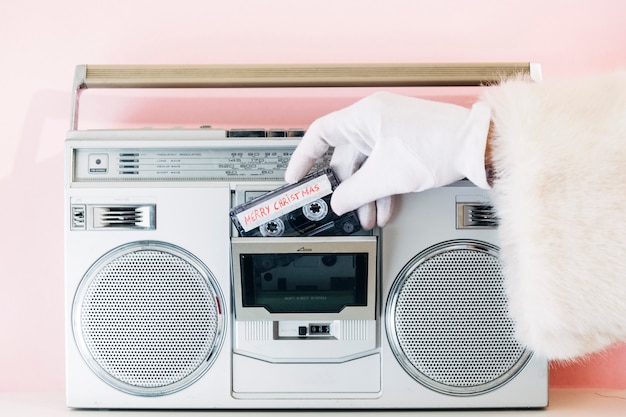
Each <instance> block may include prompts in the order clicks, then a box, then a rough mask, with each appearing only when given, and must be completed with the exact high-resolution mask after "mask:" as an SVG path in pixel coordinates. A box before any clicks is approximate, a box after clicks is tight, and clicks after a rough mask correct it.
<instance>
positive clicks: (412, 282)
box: [386, 240, 531, 396]
mask: <svg viewBox="0 0 626 417" xmlns="http://www.w3.org/2000/svg"><path fill="white" fill-rule="evenodd" d="M386 325H387V326H386V327H387V338H388V340H389V343H390V345H391V348H392V350H393V352H394V354H395V356H396V358H397V360H398V362H399V363H400V364H401V365H402V367H403V368H404V369H405V371H406V372H407V373H408V374H409V375H410V376H411V377H413V378H414V379H415V380H416V381H418V382H419V383H421V384H423V385H424V386H426V387H428V388H430V389H432V390H435V391H438V392H441V393H445V394H451V395H458V396H469V395H476V394H481V393H484V392H487V391H490V390H493V389H495V388H497V387H498V386H501V385H502V384H505V383H506V382H507V381H509V380H510V379H511V378H513V377H514V376H515V375H516V374H517V373H518V372H519V371H520V370H521V369H522V368H523V367H524V365H525V364H526V362H527V361H528V359H529V357H530V355H531V353H530V351H528V350H526V349H525V348H524V346H522V345H520V344H519V343H518V342H517V341H516V339H515V337H514V326H513V322H512V321H511V320H510V318H509V316H508V313H507V298H506V294H505V288H504V283H503V274H502V265H501V263H500V261H499V258H498V250H497V247H495V246H493V245H491V244H488V243H485V242H479V241H471V240H454V241H446V242H442V243H440V244H437V245H435V246H433V247H431V248H429V249H426V250H425V251H423V252H421V253H419V254H418V255H416V256H415V257H414V258H413V259H412V260H411V261H410V262H409V263H408V264H407V265H406V266H405V267H404V268H403V269H402V271H401V272H400V274H399V275H398V277H397V278H396V280H395V281H394V283H393V286H392V288H391V290H390V292H389V297H388V300H387V304H386Z"/></svg>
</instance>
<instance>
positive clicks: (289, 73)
mask: <svg viewBox="0 0 626 417" xmlns="http://www.w3.org/2000/svg"><path fill="white" fill-rule="evenodd" d="M515 74H526V75H529V76H530V78H532V79H540V78H541V69H540V67H539V65H538V64H534V63H413V64H277V65H269V64H266V65H78V66H76V70H75V73H74V89H73V100H72V113H71V121H70V129H73V130H76V129H77V128H78V107H79V99H80V93H81V92H82V90H84V89H87V88H268V87H271V88H276V87H422V86H423V87H432V86H475V85H483V84H494V83H498V82H499V81H500V80H502V79H503V78H506V77H508V76H512V75H515Z"/></svg>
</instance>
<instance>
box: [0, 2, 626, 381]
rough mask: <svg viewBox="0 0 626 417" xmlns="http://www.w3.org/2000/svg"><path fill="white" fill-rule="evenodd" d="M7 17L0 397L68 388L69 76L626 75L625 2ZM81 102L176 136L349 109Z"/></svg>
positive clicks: (101, 5) (584, 367)
mask: <svg viewBox="0 0 626 417" xmlns="http://www.w3.org/2000/svg"><path fill="white" fill-rule="evenodd" d="M383 4H384V7H383V6H382V5H383ZM2 9H3V10H2V13H1V14H0V35H1V36H0V52H1V56H2V69H1V71H2V77H0V87H1V88H0V92H1V93H0V115H1V116H0V120H1V121H2V123H1V126H2V132H3V133H2V138H1V140H0V196H1V198H2V200H1V201H2V204H0V218H1V219H3V225H2V228H1V229H0V230H1V232H0V233H1V234H2V239H0V274H1V275H0V277H1V278H0V279H1V282H2V286H1V290H0V335H1V337H2V343H0V369H1V370H2V371H1V372H0V390H4V391H8V390H24V391H25V390H32V391H35V390H61V389H63V384H64V371H63V366H64V357H63V323H64V318H63V305H64V304H63V303H64V301H63V221H62V217H63V151H62V149H63V140H64V136H65V132H66V130H67V128H68V126H69V110H70V98H71V84H72V76H73V71H74V66H75V65H76V64H84V63H88V64H109V63H111V64H129V63H137V64H143V63H178V64H185V63H190V64H191V63H324V62H327V63H335V62H429V61H431V62H432V61H535V62H539V63H541V64H542V68H543V74H544V78H545V79H554V78H558V77H564V76H570V75H573V74H581V73H591V72H601V71H610V70H613V69H615V68H619V67H623V66H624V65H625V64H626V48H624V41H625V40H626V25H625V24H624V16H626V3H625V2H622V1H619V0H615V1H599V0H594V1H576V0H568V1H564V0H558V1H549V2H548V1H543V0H541V1H540V0H528V1H524V2H506V1H500V2H494V1H492V0H474V1H461V0H460V1H451V0H448V1H436V2H434V1H420V0H405V1H402V0H386V1H385V2H379V1H372V0H343V1H337V0H332V1H331V0H318V1H314V2H302V1H292V0H265V1H242V0H229V1H219V2H218V1H211V0H203V1H200V0H178V1H176V2H166V1H161V0H134V1H117V0H113V1H108V2H103V1H97V2H96V1H91V0H81V1H78V0H57V1H52V2H44V1H35V0H22V1H19V2H9V3H7V4H5V5H4V6H3V8H2ZM296 93H298V92H296ZM300 93H301V92H300ZM89 94H91V92H88V93H86V97H85V100H84V101H85V107H86V110H85V113H84V114H83V115H81V116H82V118H81V122H84V125H82V126H81V127H89V126H91V125H99V124H108V123H110V124H112V125H115V124H117V125H137V124H139V125H142V124H141V123H147V124H152V122H154V121H155V120H156V116H155V114H158V115H160V117H162V118H164V119H165V120H162V122H163V123H165V124H169V125H178V124H180V125H184V124H192V125H194V124H195V125H197V124H203V123H207V121H208V122H209V123H211V122H215V121H217V122H220V123H225V124H231V125H235V126H236V125H240V126H241V125H243V124H244V123H252V124H258V125H266V124H270V125H271V124H274V125H281V126H287V127H288V126H302V127H306V125H308V123H310V121H312V120H313V119H314V117H316V116H318V115H320V114H322V113H323V112H325V111H329V110H332V109H333V108H336V107H339V106H341V105H344V104H347V103H348V102H349V101H350V100H352V99H353V98H354V97H351V96H350V95H343V96H338V97H335V98H333V94H335V93H328V95H329V96H330V98H324V97H325V96H324V94H326V93H324V92H319V93H316V92H306V93H305V95H306V96H307V97H308V100H304V101H300V100H298V98H297V97H298V95H297V94H294V93H288V92H280V93H277V92H267V93H263V94H266V95H268V96H271V97H273V98H272V100H273V101H271V102H272V106H261V107H258V106H256V107H255V106H253V105H249V104H246V103H247V102H252V103H254V100H252V98H254V97H258V93H253V92H248V91H243V92H237V93H220V94H223V96H220V97H219V98H221V99H223V100H224V101H223V103H224V106H223V108H221V109H220V108H217V107H216V108H213V109H212V110H213V112H208V110H207V111H199V110H198V108H197V105H201V104H204V103H206V102H205V101H204V99H197V98H195V97H194V96H192V97H191V98H189V96H185V97H184V100H183V98H180V99H179V98H177V97H173V98H172V97H169V96H167V97H166V96H163V97H161V95H156V98H157V100H156V102H157V104H154V100H152V101H149V100H148V99H144V98H139V99H137V98H136V97H135V96H134V95H133V94H132V93H128V94H127V95H124V94H122V96H121V97H122V99H118V98H117V96H116V97H113V96H112V94H111V93H109V92H102V93H95V94H92V95H91V96H89ZM238 95H239V96H238ZM316 96H317V97H319V100H318V99H316ZM89 97H91V99H90V98H89ZM124 98H128V100H123V99H124ZM148 98H150V97H148ZM153 98H154V97H153ZM235 98H236V99H235ZM242 98H243V100H241V99H242ZM179 100H181V101H179ZM183 102H184V103H186V104H183V105H182V106H175V108H174V109H172V110H171V111H170V112H167V111H164V110H163V108H161V107H162V106H164V105H167V104H171V103H174V104H178V103H183ZM148 103H152V104H148ZM159 103H160V104H159ZM299 103H306V104H303V105H300V106H299V105H297V104H299ZM276 106H278V107H276ZM208 107H209V108H210V106H208ZM265 109H266V110H265ZM277 109H280V110H281V111H278V112H277V111H276V110H277ZM205 118H207V119H209V120H206V119H205ZM625 369H626V347H624V346H616V347H615V348H613V349H611V350H609V351H607V352H604V353H602V354H598V355H595V356H593V357H590V358H588V359H587V360H585V361H581V362H579V363H575V364H553V366H552V374H551V385H552V386H553V387H571V386H573V387H593V388H626V372H625V371H624V370H625Z"/></svg>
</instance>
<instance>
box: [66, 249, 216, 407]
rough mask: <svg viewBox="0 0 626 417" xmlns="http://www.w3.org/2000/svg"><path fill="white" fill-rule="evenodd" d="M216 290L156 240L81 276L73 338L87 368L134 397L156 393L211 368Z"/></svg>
mask: <svg viewBox="0 0 626 417" xmlns="http://www.w3.org/2000/svg"><path fill="white" fill-rule="evenodd" d="M220 294H221V293H220V291H219V287H218V286H217V285H216V283H215V280H214V278H213V276H212V275H211V273H210V272H209V271H208V269H206V267H204V266H203V264H202V263H201V262H200V261H199V260H198V259H197V258H195V257H194V256H193V255H191V254H190V253H188V252H185V251H184V250H182V249H180V248H177V247H175V246H172V245H169V244H166V243H160V242H137V243H132V244H129V245H124V246H122V247H119V248H117V249H115V250H113V251H111V252H109V253H108V254H106V255H104V256H103V257H102V258H101V259H100V260H99V261H98V262H96V263H95V264H94V266H92V267H91V268H90V270H89V271H88V272H87V273H86V274H85V276H84V277H83V279H82V281H81V284H80V285H79V288H78V290H77V293H76V297H75V300H74V306H73V307H74V308H73V329H74V336H75V339H76V342H77V345H78V347H79V350H80V352H81V354H82V355H83V357H84V359H85V360H86V361H87V363H88V364H89V366H90V367H91V369H92V370H93V371H94V372H96V374H98V376H100V377H101V378H102V379H103V380H105V381H106V382H108V383H109V384H111V385H112V386H114V387H116V388H118V389H120V390H122V391H125V392H129V393H132V394H137V395H149V396H155V395H164V394H169V393H171V392H174V391H177V390H179V389H182V388H184V387H185V386H187V385H189V384H191V383H193V382H194V381H195V380H196V379H197V378H199V377H200V376H201V375H202V374H203V373H204V372H206V370H207V369H208V368H209V367H210V366H211V365H212V363H213V359H214V358H215V356H216V355H217V351H218V350H219V347H220V346H221V342H222V338H223V334H224V332H223V330H224V320H223V316H224V315H223V312H222V306H223V305H224V303H223V302H222V301H221V298H222V297H221V295H220Z"/></svg>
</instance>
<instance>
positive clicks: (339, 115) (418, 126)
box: [285, 92, 491, 229]
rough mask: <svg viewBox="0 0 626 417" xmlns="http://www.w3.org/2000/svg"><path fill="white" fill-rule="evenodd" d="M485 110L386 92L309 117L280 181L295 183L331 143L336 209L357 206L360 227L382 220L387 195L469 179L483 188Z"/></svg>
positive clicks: (389, 206) (388, 209) (388, 205)
mask: <svg viewBox="0 0 626 417" xmlns="http://www.w3.org/2000/svg"><path fill="white" fill-rule="evenodd" d="M490 119H491V111H490V109H489V107H488V106H487V105H486V104H484V103H480V102H479V103H476V104H474V106H473V107H472V108H471V109H467V108H465V107H461V106H457V105H453V104H448V103H440V102H435V101H427V100H421V99H417V98H412V97H406V96H401V95H396V94H391V93H386V92H381V93H376V94H373V95H371V96H369V97H366V98H364V99H362V100H360V101H358V102H357V103H355V104H353V105H351V106H348V107H346V108H344V109H341V110H338V111H336V112H333V113H330V114H328V115H326V116H323V117H321V118H319V119H318V120H316V121H315V122H313V123H312V124H311V126H310V127H309V129H308V130H307V132H306V134H305V135H304V137H303V139H302V142H301V143H300V144H299V145H298V147H297V149H296V150H295V151H294V153H293V155H292V157H291V161H290V162H289V166H288V167H287V171H286V172H285V180H286V181H287V182H290V183H294V182H297V181H298V180H300V179H301V178H302V177H303V176H304V175H306V173H308V172H309V170H310V169H311V167H312V166H313V164H314V162H315V161H316V160H317V159H318V158H319V157H321V156H322V155H323V154H324V153H325V152H326V151H327V150H328V148H329V147H330V146H333V147H335V150H334V153H333V157H332V160H331V167H332V168H333V170H334V171H335V173H336V174H337V176H338V177H339V179H340V180H341V181H342V183H341V184H340V185H339V186H338V187H337V189H336V190H335V192H334V194H333V197H332V199H331V206H332V208H333V211H335V212H336V213H337V214H339V215H341V214H343V213H346V212H348V211H351V210H354V209H357V208H358V214H359V220H360V221H361V225H362V227H363V228H364V229H371V228H372V227H374V226H375V225H376V224H378V225H379V226H384V225H385V224H386V223H387V222H388V221H389V219H390V218H391V215H392V212H393V199H392V196H394V195H397V194H403V193H408V192H414V191H422V190H426V189H429V188H433V187H438V186H443V185H447V184H450V183H452V182H455V181H458V180H460V179H462V178H468V179H469V180H470V181H472V182H473V183H474V184H475V185H476V186H478V187H481V188H489V185H488V183H487V178H486V174H485V164H484V154H485V144H486V140H487V133H488V130H489V122H490Z"/></svg>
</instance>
